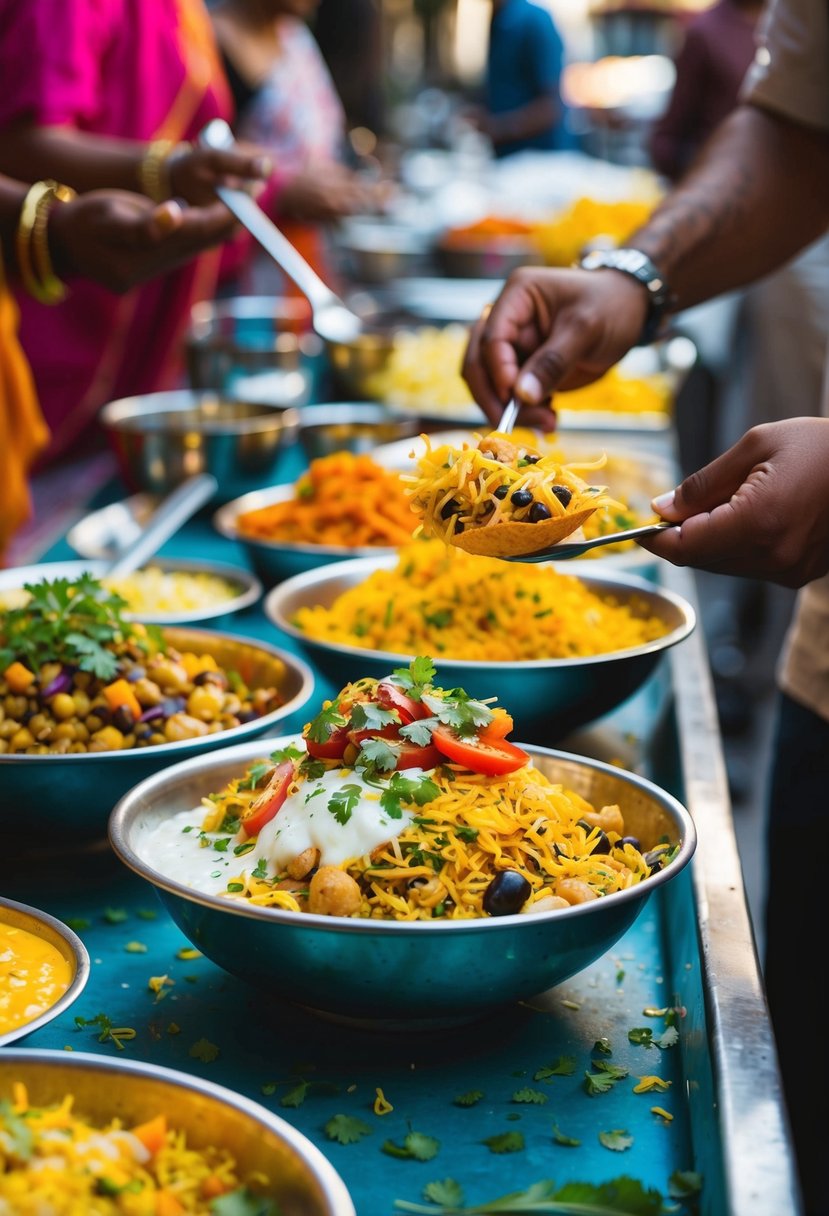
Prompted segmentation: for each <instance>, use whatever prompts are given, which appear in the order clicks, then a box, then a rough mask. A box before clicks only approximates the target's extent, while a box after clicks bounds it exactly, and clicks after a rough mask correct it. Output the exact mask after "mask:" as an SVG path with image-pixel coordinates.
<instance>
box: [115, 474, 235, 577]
mask: <svg viewBox="0 0 829 1216" xmlns="http://www.w3.org/2000/svg"><path fill="white" fill-rule="evenodd" d="M218 484H219V483H218V482H217V480H216V478H215V477H214V476H213V474H212V473H199V474H197V475H196V476H195V477H188V479H187V480H186V481H183V482H182V483H181V485H179V486H176V488H175V490H173V492H172V494H168V496H167V497H166V498H165V499H164V500H163V502H162V503H161V504H160V505H159V506H158V507H157V508H156V510H155V511H154V512H153V514H152V515H151V517H150V520H149V522H148V524H147V526H146V527H145V528H144V530H143V531H142V533H141V535H140V536H139V537H138V539H137V540H135V541H134V542H133V543H132V544H131V545H129V546H128V547H127V548H126V549H125V550H124V551H123V553H120V554H119V555H118V557H116V558H115V560H114V561H113V562H112V563H111V565H110V566H109V568H108V569H107V572H106V575H107V578H123V577H124V576H125V575H127V574H132V572H133V570H137V569H138V568H139V566H142V565H143V564H144V562H145V561H147V559H148V558H150V557H152V556H153V554H154V553H157V552H158V550H159V549H160V548H161V546H162V545H163V544H164V542H165V541H167V540H169V539H170V537H171V536H172V535H173V534H174V533H175V532H177V531H178V529H179V528H180V527H181V525H182V524H183V523H185V522H186V521H187V520H188V519H189V518H190V516H191V515H195V513H196V511H198V509H199V507H202V506H204V504H205V503H206V502H209V500H210V499H211V498H212V497H213V495H214V494H215V492H216V489H217V487H218Z"/></svg>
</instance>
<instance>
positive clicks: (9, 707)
mask: <svg viewBox="0 0 829 1216" xmlns="http://www.w3.org/2000/svg"><path fill="white" fill-rule="evenodd" d="M28 708H29V702H28V700H27V699H26V697H20V696H14V695H13V694H12V693H10V694H9V695H8V696H7V697H6V700H5V710H6V713H7V714H8V715H9V717H10V718H16V719H17V721H18V722H19V721H20V719H21V718H22V717H23V715H24V714H25V713H26V712H27V710H28Z"/></svg>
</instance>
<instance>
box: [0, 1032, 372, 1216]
mask: <svg viewBox="0 0 829 1216" xmlns="http://www.w3.org/2000/svg"><path fill="white" fill-rule="evenodd" d="M22 1130H26V1131H27V1136H26V1143H27V1144H28V1153H22V1152H20V1151H19V1150H20V1146H21V1140H20V1136H21V1131H22ZM0 1132H2V1134H3V1135H4V1136H10V1135H14V1133H16V1139H15V1143H16V1144H17V1146H18V1151H17V1152H16V1153H12V1154H8V1155H7V1160H6V1162H5V1167H4V1171H3V1174H2V1176H0V1205H1V1204H3V1203H5V1204H6V1205H7V1206H6V1207H5V1208H4V1210H7V1211H14V1212H18V1211H27V1212H28V1211H33V1212H34V1211H38V1212H41V1211H43V1212H45V1211H49V1212H52V1213H59V1214H61V1216H62V1214H64V1213H69V1212H72V1213H76V1212H80V1211H83V1212H93V1211H94V1212H95V1213H96V1214H100V1216H110V1214H111V1216H116V1213H123V1212H127V1211H129V1212H134V1213H139V1212H140V1213H145V1212H152V1213H154V1214H155V1216H157V1214H158V1213H162V1212H165V1213H170V1214H172V1213H174V1212H175V1213H181V1214H184V1213H194V1214H196V1213H201V1214H203V1216H207V1214H208V1213H213V1212H215V1213H219V1212H222V1211H224V1212H237V1213H254V1212H255V1213H257V1216H355V1211H354V1205H353V1203H352V1202H351V1199H350V1196H349V1194H348V1191H347V1189H346V1187H345V1184H344V1183H343V1181H342V1179H341V1178H340V1176H339V1174H338V1173H337V1172H336V1170H335V1169H334V1167H333V1166H332V1165H331V1164H330V1162H329V1161H328V1160H327V1159H326V1158H325V1156H324V1155H323V1154H322V1153H321V1152H320V1151H319V1149H317V1148H316V1147H315V1146H314V1145H313V1144H312V1143H311V1142H310V1140H308V1139H306V1137H305V1136H303V1135H302V1134H301V1133H300V1132H298V1131H297V1130H296V1129H295V1128H293V1127H292V1126H291V1125H290V1124H289V1123H287V1122H286V1121H285V1120H284V1119H280V1118H279V1116H278V1115H275V1114H272V1113H271V1112H270V1111H269V1110H267V1109H266V1108H265V1107H263V1106H260V1105H259V1104H258V1103H257V1102H253V1101H250V1100H249V1099H248V1098H245V1097H243V1096H242V1095H241V1094H237V1093H234V1092H233V1091H232V1090H230V1089H227V1088H225V1087H224V1086H221V1085H217V1084H215V1083H214V1082H213V1081H209V1080H206V1079H202V1078H200V1077H195V1076H190V1075H188V1074H186V1073H183V1072H179V1071H177V1070H174V1069H171V1068H166V1067H162V1066H159V1065H156V1064H152V1065H151V1064H147V1063H144V1062H142V1061H138V1060H124V1059H117V1058H112V1057H107V1056H102V1055H94V1054H92V1053H90V1052H78V1051H73V1052H65V1051H47V1050H38V1051H26V1050H20V1049H16V1048H11V1049H9V1050H6V1051H3V1052H2V1053H0ZM30 1204H31V1206H30Z"/></svg>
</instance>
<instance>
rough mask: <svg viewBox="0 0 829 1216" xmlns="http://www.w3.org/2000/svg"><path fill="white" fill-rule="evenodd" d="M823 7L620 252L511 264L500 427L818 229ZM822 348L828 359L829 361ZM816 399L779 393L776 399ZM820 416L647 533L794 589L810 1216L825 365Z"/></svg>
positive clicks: (782, 901)
mask: <svg viewBox="0 0 829 1216" xmlns="http://www.w3.org/2000/svg"><path fill="white" fill-rule="evenodd" d="M827 69H829V7H827V4H826V0H776V2H775V3H774V4H773V5H772V7H771V9H770V13H769V23H768V27H767V30H766V31H765V32H764V37H763V40H762V42H761V45H760V47H759V49H758V52H757V55H756V57H755V61H754V65H753V67H752V69H751V72H750V74H749V77H748V79H747V82H746V86H745V88H744V91H743V94H742V100H741V104H740V105H738V107H737V108H736V110H735V111H733V112H732V114H731V115H729V116H728V117H727V118H726V119H725V121H724V122H723V123H722V124H721V125H720V126H719V127H718V129H717V131H716V132H715V133H714V135H713V137H712V138H711V140H710V141H709V142H708V144H707V145H706V146H705V148H704V150H703V152H702V153H701V155H700V156H698V157H697V159H696V160H695V162H694V164H693V166H692V168H691V170H690V172H689V173H688V174H687V176H686V177H684V178H683V179H682V180H681V181H680V183H679V185H678V186H676V187H675V188H674V190H673V191H672V192H671V193H670V194H669V195H667V197H666V198H665V200H664V201H663V202H662V204H661V205H660V206H659V207H658V208H657V210H656V211H655V212H654V214H653V216H652V217H651V219H650V220H649V221H648V222H647V223H646V224H645V225H644V226H643V227H642V228H641V229H640V230H639V231H638V232H637V233H635V234H634V235H633V236H632V237H631V239H630V241H629V248H628V249H626V250H609V251H606V252H603V253H599V254H589V255H587V258H586V259H584V260H583V263H582V266H581V267H579V268H574V269H567V270H552V269H549V270H547V269H538V270H536V269H529V268H528V269H525V270H522V271H519V272H517V273H516V274H514V275H512V276H511V277H510V279H509V280H508V281H507V284H506V286H505V288H504V290H503V291H502V293H501V295H500V296H499V298H498V299H497V300H496V302H495V304H494V306H493V307H492V310H491V312H490V313H489V315H488V316H487V317H482V318H481V319H480V320H479V321H478V322H477V323H476V324H475V326H474V327H473V329H472V332H471V335H470V340H469V346H468V349H467V353H466V356H465V361H464V374H465V376H466V379H467V382H468V383H469V386H470V389H471V390H472V393H473V395H474V396H475V398H476V400H477V401H478V402H479V403H480V404H481V406H482V408H483V409H484V411H485V412H486V414H487V416H488V418H489V419H490V420H491V421H492V422H493V423H495V424H496V425H497V421H498V419H499V418H500V416H501V413H502V411H503V408H504V406H505V404H506V402H507V401H508V400H509V398H510V396H511V395H512V394H513V393H516V394H517V395H518V397H519V398H520V399H521V400H522V401H523V402H525V403H526V404H527V405H528V406H529V407H530V408H529V409H528V410H527V411H526V412H525V417H526V420H527V422H528V423H532V422H533V421H535V422H537V423H539V424H540V425H542V426H544V427H545V428H546V429H549V428H550V426H552V425H554V415H553V414H552V412H551V411H550V409H549V405H546V406H545V402H548V401H549V399H550V397H551V395H552V394H553V393H554V392H557V391H559V390H566V389H568V388H576V387H578V386H579V385H582V384H585V383H589V382H591V381H592V380H595V379H596V378H597V377H598V376H600V375H601V374H602V373H603V372H605V371H606V370H607V369H608V368H609V367H611V366H612V365H613V364H614V363H616V362H617V361H618V360H619V359H620V358H621V357H622V355H624V354H625V353H626V352H627V351H628V350H629V349H630V348H631V347H632V346H634V345H636V344H637V343H639V342H649V341H652V340H653V339H654V337H655V336H656V334H657V333H658V332H659V329H660V325H661V321H662V319H663V318H664V316H665V315H667V314H668V313H671V312H676V311H677V310H679V309H681V308H687V307H689V306H691V305H693V304H696V303H699V302H701V301H703V300H706V299H710V298H712V297H713V296H716V295H718V294H719V293H721V292H725V291H730V290H733V289H735V288H737V287H741V286H743V285H745V284H747V283H749V282H752V281H754V280H756V279H758V278H761V277H762V276H763V275H765V274H768V273H769V272H770V271H772V270H773V269H775V268H776V267H778V266H781V265H783V264H785V263H786V262H787V261H789V260H790V259H791V258H792V256H793V255H794V254H795V253H796V252H797V251H798V250H801V249H804V248H805V247H807V246H809V245H810V244H811V243H813V242H814V241H815V240H816V239H817V238H819V237H820V236H821V235H822V234H825V233H826V231H827V229H829V70H827ZM824 360H825V366H826V370H827V372H829V360H827V359H826V350H825V349H824ZM812 408H815V403H814V402H812V401H805V400H804V401H801V400H799V399H793V398H791V397H790V396H789V395H788V394H787V396H786V400H785V402H784V403H782V404H781V406H780V409H781V412H788V413H792V412H793V411H794V410H796V411H797V412H798V413H802V412H803V411H804V410H806V411H808V410H810V409H812ZM820 412H821V417H791V418H784V419H783V420H781V421H777V422H772V423H765V424H762V425H760V426H756V427H753V428H752V429H750V430H749V431H748V432H747V433H746V434H745V435H744V436H743V437H742V438H740V439H739V440H738V441H737V443H736V444H735V445H734V446H733V447H731V448H730V449H728V450H727V451H726V452H725V453H724V454H723V455H721V456H719V457H717V459H716V460H714V461H713V462H712V463H710V464H708V465H706V466H705V467H703V468H702V469H700V470H699V471H698V472H696V473H694V474H692V475H691V476H690V477H688V478H686V479H685V480H684V481H683V482H682V484H681V485H680V486H679V487H678V488H677V489H676V490H675V491H673V492H671V493H670V494H667V495H664V496H663V497H662V498H661V499H658V500H656V501H655V503H654V507H655V509H657V510H658V511H659V513H660V514H661V515H662V516H663V517H665V518H666V519H668V520H671V521H674V522H677V523H680V524H681V526H680V527H679V528H676V529H670V530H668V531H666V532H663V533H661V534H660V535H659V536H658V537H651V538H649V539H648V540H647V541H646V542H643V543H644V544H645V546H646V548H648V549H649V550H650V551H651V552H653V553H655V554H657V555H658V556H660V557H662V558H665V559H667V560H669V561H673V562H675V563H676V564H678V565H685V566H694V567H696V568H698V569H701V570H706V571H712V572H714V573H719V574H729V575H738V576H742V577H754V578H762V579H767V580H769V581H772V582H775V583H780V584H782V585H783V586H786V587H791V588H802V590H801V591H800V594H799V596H798V600H797V610H796V613H795V618H794V621H793V623H792V626H791V627H790V630H789V633H788V635H787V639H786V643H785V646H784V650H783V655H782V657H781V662H780V667H779V672H778V683H779V690H780V691H779V694H778V704H777V725H776V736H775V741H774V756H773V766H772V773H771V780H770V786H769V798H768V816H767V825H766V861H767V894H766V906H765V923H764V928H765V982H766V992H767V996H768V1002H769V1009H770V1013H771V1019H772V1024H773V1027H774V1032H775V1037H776V1041H777V1050H778V1055H779V1060H780V1067H781V1075H782V1081H783V1088H784V1091H785V1097H786V1103H787V1107H788V1113H789V1119H790V1122H791V1126H792V1131H793V1141H794V1147H795V1151H796V1155H797V1163H798V1167H799V1172H800V1177H801V1182H802V1188H803V1195H804V1200H805V1208H804V1210H805V1211H806V1213H807V1214H808V1216H827V1213H829V1182H827V1177H826V1171H825V1168H824V1165H823V1151H824V1146H823V1128H824V1124H825V1118H824V1119H821V1118H819V1117H818V1118H816V1117H815V1115H814V1113H813V1105H814V1101H815V1095H821V1097H820V1098H819V1099H818V1101H820V1102H822V1103H823V1109H824V1110H825V1098H824V1097H823V1096H822V1095H825V1093H826V1090H827V1086H829V1076H827V1063H826V1056H825V1054H824V1053H822V1052H817V1053H812V1054H811V1055H810V1057H809V1061H808V1065H806V1064H804V1057H803V1042H804V1033H808V1032H807V1031H806V1030H805V1029H804V1028H805V1026H806V1024H807V1023H806V1022H804V1018H805V1019H808V1017H809V1015H810V1013H813V1012H819V1011H820V1010H822V1008H823V1003H824V1002H823V994H824V983H823V974H822V967H821V964H820V961H819V960H815V959H814V958H813V957H811V956H808V955H806V954H805V953H804V950H803V949H802V948H800V946H801V943H802V942H803V939H804V933H807V932H808V931H809V930H810V929H812V928H813V927H814V926H818V925H821V924H823V923H824V921H825V915H826V908H825V886H826V883H825V873H824V871H825V866H824V861H823V853H822V849H821V847H820V843H821V841H822V840H823V832H824V830H825V826H826V824H825V820H826V789H827V786H829V575H828V574H827V570H829V374H827V375H826V377H825V380H824V386H823V390H822V404H821V406H820Z"/></svg>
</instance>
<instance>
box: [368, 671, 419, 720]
mask: <svg viewBox="0 0 829 1216" xmlns="http://www.w3.org/2000/svg"><path fill="white" fill-rule="evenodd" d="M374 698H375V700H376V701H377V704H378V705H382V706H384V707H385V708H386V709H396V710H397V713H398V716H399V718H400V722H401V725H403V726H408V724H409V723H410V722H417V721H418V719H419V718H428V717H429V710H428V709H427V708H426V706H425V705H424V704H423V702H422V701H415V699H414V697H409V696H407V695H406V693H405V692H404V691H403V689H402V688H399V687H398V686H397V685H396V684H394V683H393V682H392V681H391V680H381V681H380V683H379V684H378V685H377V691H376V692H375V694H374Z"/></svg>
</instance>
